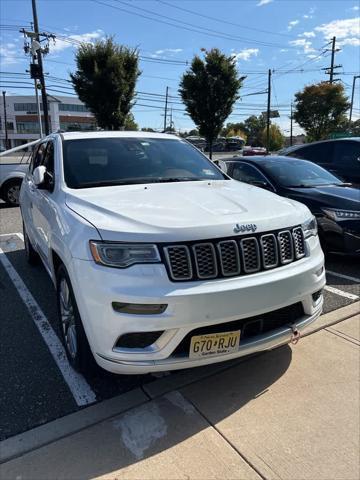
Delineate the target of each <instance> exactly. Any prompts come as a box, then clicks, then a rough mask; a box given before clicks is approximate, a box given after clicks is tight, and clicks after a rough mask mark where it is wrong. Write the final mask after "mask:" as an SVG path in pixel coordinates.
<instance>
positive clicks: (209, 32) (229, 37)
mask: <svg viewBox="0 0 360 480" xmlns="http://www.w3.org/2000/svg"><path fill="white" fill-rule="evenodd" d="M91 1H92V2H94V3H97V4H99V5H104V6H105V7H109V8H113V9H115V10H119V11H121V12H125V13H128V14H130V15H135V16H138V17H142V18H145V19H147V20H151V21H154V22H158V23H163V24H165V25H169V26H171V27H175V28H179V29H182V30H187V31H190V32H195V33H200V34H203V35H207V36H210V37H216V38H222V39H225V40H232V41H239V42H242V43H244V42H245V43H250V44H252V45H253V44H256V45H261V46H263V47H272V48H282V47H283V46H284V45H279V44H272V43H270V42H262V41H259V40H254V39H249V38H244V37H239V36H235V35H229V34H226V33H224V32H219V31H217V30H213V29H208V28H205V27H199V26H198V25H195V24H192V23H189V22H183V21H179V20H177V19H175V18H173V17H168V16H166V15H161V14H158V13H154V12H152V11H151V10H147V9H144V8H140V7H136V6H133V5H130V4H128V3H126V2H123V1H121V0H113V1H115V2H116V3H120V4H122V5H125V6H127V7H130V8H132V9H135V10H139V11H140V12H145V13H149V14H151V15H153V17H155V18H152V17H149V16H148V15H144V14H142V13H137V12H132V11H130V10H126V9H125V8H121V7H118V6H116V5H112V4H109V3H105V2H103V1H100V0H91ZM156 17H161V18H167V19H170V20H171V22H177V23H178V24H176V23H171V22H168V21H166V20H161V19H160V18H156ZM186 25H189V26H186ZM287 48H292V49H293V48H296V47H289V46H288V45H287Z"/></svg>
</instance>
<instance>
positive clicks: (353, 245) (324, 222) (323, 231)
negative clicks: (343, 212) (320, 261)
mask: <svg viewBox="0 0 360 480" xmlns="http://www.w3.org/2000/svg"><path fill="white" fill-rule="evenodd" d="M318 224H319V233H320V235H321V237H322V241H323V243H324V245H325V246H326V248H327V250H329V251H331V252H339V253H346V254H349V255H360V220H341V221H339V222H335V221H334V220H332V219H330V218H327V217H324V218H320V219H319V218H318Z"/></svg>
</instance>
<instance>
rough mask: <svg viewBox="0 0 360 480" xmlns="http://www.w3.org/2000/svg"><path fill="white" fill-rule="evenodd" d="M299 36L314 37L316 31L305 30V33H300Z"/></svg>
mask: <svg viewBox="0 0 360 480" xmlns="http://www.w3.org/2000/svg"><path fill="white" fill-rule="evenodd" d="M298 36H299V37H306V38H313V37H315V36H316V35H315V33H314V32H303V33H299V35H298Z"/></svg>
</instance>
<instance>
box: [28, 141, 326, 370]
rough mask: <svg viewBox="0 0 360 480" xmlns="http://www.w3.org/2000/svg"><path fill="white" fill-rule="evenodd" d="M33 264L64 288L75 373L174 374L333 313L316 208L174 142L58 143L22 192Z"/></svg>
mask: <svg viewBox="0 0 360 480" xmlns="http://www.w3.org/2000/svg"><path fill="white" fill-rule="evenodd" d="M20 205H21V213H22V218H23V224H24V239H25V247H26V254H27V258H28V261H29V262H30V263H32V262H34V261H35V260H37V259H38V257H40V258H41V260H42V262H43V263H44V265H45V268H46V270H47V271H48V273H49V275H50V277H51V279H52V281H53V282H54V284H55V286H56V291H57V298H58V310H59V321H60V324H61V331H62V335H63V341H64V345H65V348H66V351H67V354H68V357H69V360H70V362H71V364H72V365H73V366H74V367H75V368H76V369H79V370H83V371H84V370H86V369H90V368H91V367H92V366H93V365H95V363H94V359H95V360H96V363H97V364H98V365H100V366H101V367H103V368H104V369H106V370H109V371H112V372H115V373H125V374H129V373H147V372H154V371H161V370H172V369H180V368H187V367H195V366H198V365H206V364H210V363H215V362H220V361H224V360H228V359H233V358H236V357H240V356H242V355H247V354H250V353H254V352H258V351H261V350H267V349H271V348H274V347H276V346H279V345H282V344H285V343H288V342H289V341H290V340H291V339H292V338H295V337H298V335H299V332H300V331H301V329H303V328H304V327H305V326H306V325H308V324H309V323H310V322H312V321H314V320H316V319H317V318H318V317H319V315H320V313H321V309H322V304H323V298H322V293H321V291H322V289H323V287H324V284H325V272H324V257H323V253H322V251H321V248H320V244H319V239H318V236H317V229H316V222H315V219H314V218H313V216H312V215H311V213H310V211H309V210H308V209H307V207H305V206H304V205H302V204H300V203H297V202H295V201H292V200H288V199H286V198H281V197H279V196H277V195H275V194H273V193H270V192H268V191H265V190H263V189H260V188H256V187H253V186H251V185H247V184H244V183H240V182H238V181H236V180H232V179H231V178H229V177H228V176H227V175H226V174H224V173H223V172H221V170H219V169H218V168H217V167H216V166H215V165H214V164H213V163H212V162H211V161H210V160H208V159H207V157H205V156H204V155H203V154H202V153H201V152H200V151H198V150H197V149H196V148H195V147H193V146H192V145H191V144H189V143H188V142H186V141H184V140H182V139H180V138H177V137H175V136H171V135H167V134H153V133H150V134H149V133H145V132H96V133H95V132H94V133H65V134H53V135H50V136H48V137H47V138H45V139H43V140H42V141H41V142H40V143H39V145H38V146H37V148H36V149H35V151H34V154H33V157H32V161H31V164H30V168H29V171H28V173H27V175H26V177H25V179H24V181H23V183H22V187H21V192H20Z"/></svg>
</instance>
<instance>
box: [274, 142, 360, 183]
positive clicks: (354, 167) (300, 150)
mask: <svg viewBox="0 0 360 480" xmlns="http://www.w3.org/2000/svg"><path fill="white" fill-rule="evenodd" d="M278 154H279V155H285V156H287V157H295V158H302V159H304V160H310V161H311V162H314V163H317V164H318V165H320V166H321V167H324V168H326V170H328V171H329V172H332V173H334V174H335V175H338V176H339V177H341V178H342V179H344V180H345V181H347V182H351V183H353V184H355V185H356V186H358V187H359V186H360V137H354V138H342V139H338V140H323V141H321V142H313V143H307V144H305V145H295V146H292V147H288V148H285V149H283V150H280V152H278ZM355 185H354V186H355Z"/></svg>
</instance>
